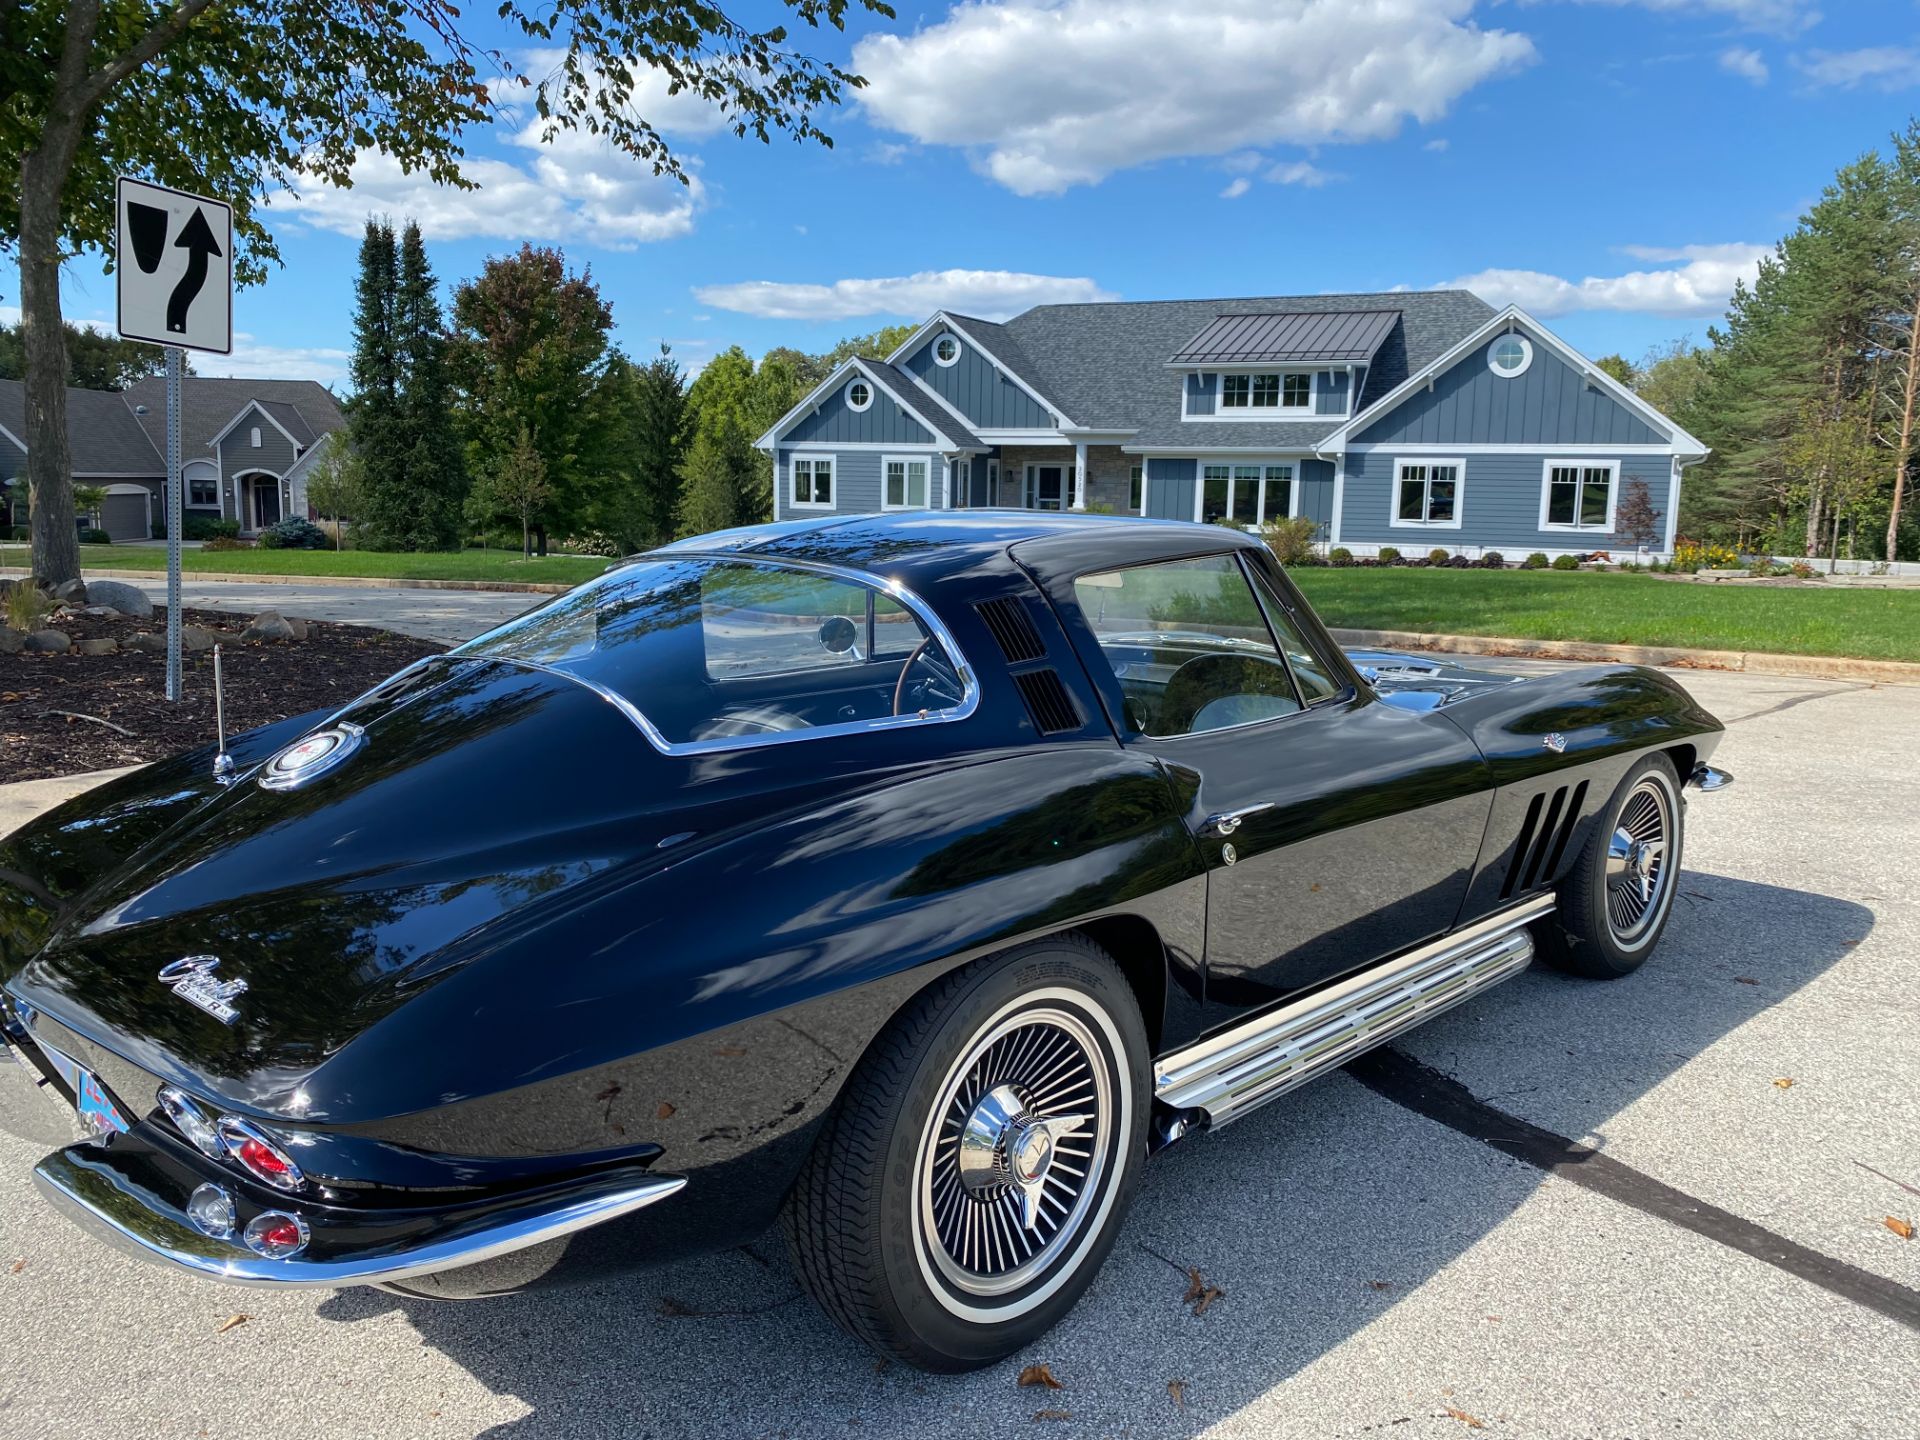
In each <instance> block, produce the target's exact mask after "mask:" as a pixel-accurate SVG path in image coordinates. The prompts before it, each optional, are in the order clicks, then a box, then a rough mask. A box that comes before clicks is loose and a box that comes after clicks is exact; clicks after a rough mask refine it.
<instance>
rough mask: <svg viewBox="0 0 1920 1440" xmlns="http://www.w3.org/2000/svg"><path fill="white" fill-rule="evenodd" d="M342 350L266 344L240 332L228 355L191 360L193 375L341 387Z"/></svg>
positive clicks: (344, 376) (343, 372) (344, 354)
mask: <svg viewBox="0 0 1920 1440" xmlns="http://www.w3.org/2000/svg"><path fill="white" fill-rule="evenodd" d="M351 358H352V357H351V356H350V354H349V353H348V352H347V351H345V350H330V349H327V348H326V347H324V346H293V345H267V344H263V343H261V341H260V340H259V339H257V338H256V337H254V336H252V335H248V334H246V333H244V332H241V331H236V332H235V333H234V337H233V353H232V354H231V355H199V354H196V355H194V356H193V357H192V359H193V370H194V373H195V374H196V375H212V376H221V375H234V376H241V377H245V378H249V379H252V378H263V379H270V380H318V381H319V382H320V383H321V384H322V385H333V386H344V385H345V384H346V381H347V362H348V360H349V359H351Z"/></svg>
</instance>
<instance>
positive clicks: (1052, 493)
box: [1027, 465, 1067, 510]
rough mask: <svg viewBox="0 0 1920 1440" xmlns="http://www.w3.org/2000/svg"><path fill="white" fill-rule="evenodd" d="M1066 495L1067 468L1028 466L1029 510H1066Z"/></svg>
mask: <svg viewBox="0 0 1920 1440" xmlns="http://www.w3.org/2000/svg"><path fill="white" fill-rule="evenodd" d="M1066 494H1067V467H1066V466H1064V465H1029V466H1027V508H1028V509H1029V510H1061V509H1065V508H1066Z"/></svg>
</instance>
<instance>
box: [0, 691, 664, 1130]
mask: <svg viewBox="0 0 1920 1440" xmlns="http://www.w3.org/2000/svg"><path fill="white" fill-rule="evenodd" d="M339 718H341V719H344V720H347V721H350V722H352V723H353V724H354V725H357V726H360V727H362V728H363V731H364V734H363V736H362V740H361V743H360V745H359V746H358V748H357V749H356V750H355V752H354V753H353V754H352V755H350V756H349V757H348V758H347V759H346V760H345V761H343V762H342V763H340V764H339V765H338V766H337V767H335V768H333V769H331V770H328V771H327V772H326V773H324V774H322V775H319V776H318V777H317V778H315V779H313V780H311V781H310V782H308V783H305V784H302V785H300V786H298V787H296V788H292V789H283V790H273V789H268V788H265V787H264V786H263V785H261V784H260V783H259V777H260V775H261V773H262V769H261V766H260V765H259V764H258V761H259V760H261V759H264V758H265V757H264V756H263V755H261V754H260V750H261V748H262V747H259V746H257V745H256V746H255V747H254V749H253V752H252V755H251V757H250V758H252V759H253V760H254V761H255V763H254V765H253V767H252V768H250V769H244V770H243V771H242V773H241V774H240V776H239V777H238V779H237V780H236V781H235V782H234V783H233V784H231V785H230V786H226V787H212V793H211V795H208V794H206V793H204V792H205V790H206V789H207V788H208V787H206V786H204V785H203V784H202V783H201V782H200V781H199V780H198V779H197V778H196V779H195V781H194V782H193V783H186V781H185V777H184V776H180V775H176V774H174V773H173V770H174V769H176V768H177V767H178V762H175V764H174V766H173V767H158V768H160V769H161V770H162V771H163V773H162V774H161V775H159V776H158V777H157V778H158V779H159V780H160V782H161V783H160V784H159V786H158V790H157V793H155V794H154V795H152V796H151V797H150V798H149V799H148V800H147V801H146V802H145V809H144V810H140V809H139V805H138V804H137V803H136V802H130V801H125V800H119V799H116V800H113V801H110V802H109V805H108V806H107V807H106V813H111V814H112V815H116V816H118V815H120V814H121V813H122V812H124V811H126V810H127V809H128V808H129V806H130V805H131V806H132V807H133V808H134V809H135V810H136V811H137V812H138V813H139V814H141V815H142V816H144V817H145V818H144V821H143V823H142V824H138V825H136V824H134V823H133V822H131V821H127V820H124V819H122V820H121V821H120V822H119V826H120V829H121V830H129V831H130V832H131V833H130V834H129V835H127V836H125V837H123V838H125V839H127V840H128V841H129V842H130V843H131V844H132V846H133V848H131V850H130V852H128V851H123V856H124V858H121V859H120V860H119V861H118V863H111V864H109V865H107V866H105V867H104V868H103V869H101V870H98V871H95V872H94V876H93V878H92V880H91V883H90V884H87V885H86V886H85V887H84V888H79V889H73V888H71V887H72V886H73V883H74V875H75V867H74V866H73V865H72V864H71V863H69V864H68V866H67V868H66V871H64V872H63V875H64V880H63V881H58V882H56V883H52V884H45V883H43V884H41V885H40V887H39V890H40V893H39V895H37V896H36V895H35V894H34V893H33V890H32V888H31V886H29V887H26V888H24V889H23V887H22V886H21V884H20V880H21V879H22V878H30V877H18V876H15V877H9V878H12V879H13V880H14V884H13V885H12V886H10V887H6V888H9V889H10V890H11V891H12V892H13V894H14V895H15V896H16V897H17V896H20V895H25V896H26V900H25V902H16V903H14V904H13V906H12V908H13V909H15V910H19V909H21V908H22V904H23V903H24V908H25V910H26V911H27V913H29V914H30V915H32V916H33V917H34V920H33V923H32V924H14V925H11V926H8V927H5V928H8V929H11V930H12V931H13V932H14V933H13V935H12V937H11V938H12V940H13V942H14V943H15V944H18V943H20V942H21V941H23V940H24V941H25V942H26V943H27V944H28V945H29V946H30V947H31V950H32V951H35V952H37V953H33V954H31V958H26V957H24V956H21V957H19V958H21V959H24V964H19V965H18V968H17V970H16V971H15V973H13V974H12V976H11V978H10V979H9V980H8V982H7V984H8V989H9V990H10V991H12V992H13V993H14V994H15V995H17V996H18V997H19V998H21V999H23V1000H25V1001H27V1002H28V1003H29V1004H31V1005H32V1006H34V1007H35V1008H36V1009H38V1010H41V1011H43V1012H45V1013H46V1014H48V1015H49V1016H51V1017H53V1018H54V1019H56V1020H58V1021H60V1022H61V1023H63V1024H64V1025H66V1026H68V1027H69V1028H71V1029H73V1030H75V1031H77V1032H79V1033H80V1034H81V1035H83V1036H87V1037H90V1038H92V1039H93V1040H95V1041H96V1042H97V1043H99V1044H101V1045H104V1046H106V1047H107V1048H108V1049H110V1050H112V1051H114V1052H116V1053H117V1054H119V1055H120V1056H122V1057H123V1058H124V1059H126V1060H127V1061H130V1062H131V1063H133V1064H135V1065H137V1066H139V1067H141V1068H142V1069H144V1070H146V1071H147V1072H149V1073H150V1074H155V1075H160V1076H163V1077H166V1078H171V1079H188V1078H197V1079H198V1080H199V1081H200V1082H201V1083H202V1084H203V1085H205V1086H208V1087H211V1088H213V1089H215V1090H217V1091H219V1092H220V1093H221V1094H223V1095H224V1096H225V1098H228V1099H230V1100H233V1101H235V1102H236V1103H240V1104H244V1105H250V1106H255V1107H259V1108H271V1107H272V1105H273V1102H274V1097H276V1096H283V1095H285V1094H287V1093H290V1092H291V1091H293V1090H294V1089H296V1088H297V1087H298V1086H299V1084H300V1082H301V1081H302V1079H304V1078H305V1077H306V1076H307V1075H309V1074H311V1073H312V1071H313V1070H314V1069H315V1068H317V1067H318V1066H319V1065H321V1064H323V1063H324V1062H325V1060H326V1059H327V1058H328V1056H330V1055H332V1054H334V1053H336V1052H337V1051H338V1050H339V1049H341V1048H342V1047H343V1046H345V1045H346V1044H348V1043H349V1042H350V1041H351V1040H352V1039H353V1038H354V1037H355V1036H356V1035H359V1034H360V1033H362V1032H364V1031H365V1030H366V1029H367V1028H368V1027H369V1026H371V1025H374V1024H376V1023H377V1022H378V1021H379V1020H380V1019H382V1018H383V1017H384V1016H386V1015H387V1014H389V1013H391V1012H392V1011H393V1010H394V1009H396V1008H397V1007H398V1006H400V1005H401V1004H402V1003H404V1001H405V1000H406V998H407V997H408V996H409V995H411V994H414V993H417V992H418V991H420V990H421V989H422V988H423V987H426V986H430V985H433V984H435V983H436V982H437V981H438V980H439V979H440V978H441V977H443V976H444V975H446V974H448V973H450V972H451V971H452V970H454V969H457V968H458V967H459V966H460V965H461V964H463V963H465V962H466V961H467V960H469V959H471V958H472V957H473V956H475V955H477V954H480V953H483V952H484V950H485V949H486V947H487V946H488V945H489V944H490V943H493V942H494V941H495V939H496V932H497V931H498V929H499V928H501V922H502V920H503V917H507V916H508V915H509V914H513V915H514V916H515V917H516V918H515V921H514V922H513V923H516V924H517V923H519V920H520V917H522V916H524V914H525V912H526V911H527V910H528V909H529V908H539V907H538V906H530V902H543V901H547V900H553V899H557V898H558V897H561V896H563V895H566V894H567V893H568V892H570V891H572V890H573V889H575V888H576V887H579V886H581V885H583V884H586V883H587V882H590V881H591V880H592V879H593V878H594V877H595V876H597V875H600V874H601V873H603V872H605V871H608V870H609V869H611V868H613V867H616V866H619V865H620V864H621V863H622V862H623V861H626V860H630V859H632V858H634V857H635V856H636V855H640V854H643V853H646V852H647V851H649V850H651V849H652V848H653V847H654V846H655V844H656V843H657V841H658V839H659V835H658V834H657V833H655V832H656V831H657V830H658V829H659V825H658V824H651V825H650V824H648V823H647V821H646V817H645V815H644V814H641V815H638V816H636V811H641V812H644V811H645V809H646V805H645V803H644V797H645V796H647V794H648V793H649V790H650V789H651V790H658V789H659V788H660V787H658V785H657V784H650V778H657V776H654V774H653V771H654V767H656V766H657V765H658V763H659V760H660V757H659V756H658V754H657V752H655V751H654V750H653V748H652V747H651V746H650V745H649V744H648V743H647V741H646V739H645V738H644V737H643V736H642V735H641V734H639V732H638V731H637V730H635V729H634V727H633V726H632V725H631V724H630V723H629V722H628V721H627V720H626V719H624V718H623V717H622V716H621V715H620V714H619V713H618V712H617V711H616V710H615V709H614V708H613V707H612V706H610V705H608V704H607V703H606V702H605V701H604V700H602V699H600V698H599V697H598V696H596V695H594V694H593V693H592V692H591V691H589V690H587V689H584V688H583V687H581V686H579V685H576V684H574V683H572V682H570V681H568V680H566V679H564V678H561V677H558V676H554V675H551V674H542V673H537V672H528V671H524V670H520V669H516V668H512V667H509V666H505V665H500V664H496V663H492V662H488V661H476V660H468V661H461V660H441V661H436V662H432V663H430V664H428V665H426V666H425V667H423V668H420V669H416V670H413V671H407V672H402V673H401V674H400V675H399V676H396V677H395V678H394V679H393V680H391V681H389V682H387V683H386V684H385V685H383V686H381V687H380V688H379V689H377V690H375V691H373V692H371V693H370V694H369V695H367V696H365V697H363V698H362V699H361V700H359V701H356V702H355V703H354V704H353V705H352V706H350V707H349V708H348V709H347V710H346V711H345V712H343V713H342V715H341V716H340V717H339ZM293 738H296V736H294V735H285V736H283V737H282V743H283V744H284V742H285V740H290V739H293ZM236 748H238V747H236ZM277 748H278V747H276V749H277ZM583 757H585V758H584V759H583ZM202 773H204V772H202ZM83 798H84V797H83ZM69 809H70V810H71V807H69ZM61 818H62V819H63V820H64V824H63V825H61V826H60V827H59V828H60V829H61V831H62V833H68V834H71V833H73V832H80V833H85V832H86V831H87V830H88V828H89V821H88V819H87V818H85V817H84V813H83V815H82V817H81V818H74V817H73V816H71V815H66V814H64V812H63V816H62V817H61ZM95 828H98V827H95ZM107 828H109V829H111V828H112V827H111V826H109V827H107ZM43 848H45V847H44V846H43ZM68 848H69V849H73V848H75V847H74V846H69V847H68ZM99 858H102V859H104V858H105V857H99ZM63 891H64V893H63ZM7 938H8V937H7V936H5V935H0V941H4V940H6V939H7ZM35 942H38V943H35ZM193 956H213V957H216V958H217V960H218V965H217V966H216V967H213V968H211V969H208V970H206V971H205V974H206V977H207V978H208V979H209V980H211V981H213V982H217V983H219V984H221V985H224V986H227V987H229V988H230V987H232V985H233V984H234V982H244V991H242V992H237V993H236V995H235V998H233V1000H232V1017H231V1023H224V1022H223V1020H222V1019H221V1018H219V1017H217V1016H216V1015H215V1014H212V1013H208V1011H207V1010H205V1009H203V1008H200V1007H199V1006H197V1005H196V1004H193V1003H190V1002H189V1000H188V999H186V998H183V996H182V994H179V993H176V991H175V989H174V987H173V986H172V985H170V984H168V983H165V982H163V981H162V980H161V979H160V973H159V972H160V971H161V969H162V968H163V967H165V966H168V965H169V964H172V963H173V962H176V961H180V960H182V959H184V958H186V957H193ZM0 973H4V971H0ZM216 1008H217V1007H216Z"/></svg>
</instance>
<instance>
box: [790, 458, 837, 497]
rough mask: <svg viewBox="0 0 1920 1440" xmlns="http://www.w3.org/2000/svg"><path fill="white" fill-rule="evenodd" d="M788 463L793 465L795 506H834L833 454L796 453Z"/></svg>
mask: <svg viewBox="0 0 1920 1440" xmlns="http://www.w3.org/2000/svg"><path fill="white" fill-rule="evenodd" d="M787 463H788V464H790V465H791V466H792V467H793V508H794V509H796V510H831V509H832V508H833V457H832V456H831V455H795V456H794V457H793V458H792V459H791V460H790V461H788V462H787Z"/></svg>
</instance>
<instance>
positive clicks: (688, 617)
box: [454, 557, 972, 748]
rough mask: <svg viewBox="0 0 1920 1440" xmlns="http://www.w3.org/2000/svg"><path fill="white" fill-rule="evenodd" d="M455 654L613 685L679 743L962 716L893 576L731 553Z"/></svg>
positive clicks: (655, 571) (934, 646)
mask: <svg viewBox="0 0 1920 1440" xmlns="http://www.w3.org/2000/svg"><path fill="white" fill-rule="evenodd" d="M454 653H455V654H457V655H470V656H482V657H485V658H488V659H493V660H500V661H505V662H508V663H520V664H526V665H534V666H541V667H545V668H549V669H554V670H558V671H561V672H563V673H564V674H566V675H568V676H570V677H572V678H575V679H578V680H580V681H582V682H584V683H587V684H590V685H593V686H595V687H596V688H599V689H601V690H603V691H608V692H611V693H612V694H614V695H617V696H619V697H620V698H622V699H623V700H625V701H626V702H627V703H628V704H629V705H631V706H632V707H633V708H634V709H636V710H638V711H639V712H640V713H641V714H642V715H644V716H645V717H646V721H647V724H648V725H649V726H651V727H652V729H653V730H654V731H655V732H657V740H658V742H661V743H664V744H666V745H668V746H670V747H676V748H677V747H682V746H690V747H696V748H723V747H727V746H732V745H741V744H753V743H765V742H770V741H776V740H782V739H796V738H802V737H804V736H807V735H813V734H819V733H821V732H824V731H833V732H840V731H844V730H847V729H860V728H871V727H872V726H873V725H875V724H876V723H877V724H881V725H885V724H888V723H893V722H899V723H903V724H904V723H912V722H915V721H921V720H928V719H957V718H959V715H960V713H964V711H965V710H967V709H970V708H971V703H970V702H971V694H972V692H971V682H970V680H969V678H968V677H967V675H966V672H965V670H964V667H963V666H962V665H961V664H960V662H959V657H958V656H956V655H954V654H953V653H951V651H950V650H949V649H948V647H947V645H946V644H945V643H944V642H943V641H942V639H941V638H939V637H938V636H936V635H935V634H934V633H933V631H932V629H930V628H929V626H928V625H927V623H926V622H925V621H924V620H922V619H921V617H920V615H919V614H917V613H916V612H915V608H914V607H913V606H912V605H911V604H909V603H907V601H906V600H904V599H902V598H900V597H899V595H898V593H897V592H894V591H892V590H891V587H889V586H888V585H887V582H885V581H882V580H878V579H867V578H860V579H855V578H851V577H847V576H843V575H837V574H826V573H822V572H818V571H813V570H805V569H797V568H789V567H785V566H777V565H760V564H748V563H745V562H741V561H736V560H716V559H696V558H690V557H685V558H682V557H676V558H672V559H661V560H653V561H642V562H640V563H639V564H635V565H629V566H624V567H622V568H621V569H619V570H616V571H614V572H612V573H611V574H609V575H606V576H604V577H602V578H601V579H599V580H596V581H594V582H592V583H591V584H588V585H584V586H582V587H580V588H579V589H577V590H574V591H571V592H569V593H568V594H566V595H564V596H562V597H561V598H560V599H558V600H556V601H555V602H554V603H553V604H551V605H547V606H543V607H542V608H541V609H539V610H535V611H533V612H532V613H531V614H528V615H523V616H521V617H520V618H519V619H517V620H513V621H509V622H508V623H507V624H505V625H502V626H501V627H499V628H498V629H496V630H492V631H489V632H488V633H487V634H485V635H482V636H480V637H479V638H478V639H476V640H473V641H471V642H469V643H468V644H466V645H463V646H461V647H460V648H459V649H458V650H457V651H455V652H454Z"/></svg>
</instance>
